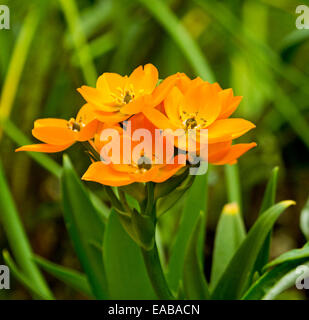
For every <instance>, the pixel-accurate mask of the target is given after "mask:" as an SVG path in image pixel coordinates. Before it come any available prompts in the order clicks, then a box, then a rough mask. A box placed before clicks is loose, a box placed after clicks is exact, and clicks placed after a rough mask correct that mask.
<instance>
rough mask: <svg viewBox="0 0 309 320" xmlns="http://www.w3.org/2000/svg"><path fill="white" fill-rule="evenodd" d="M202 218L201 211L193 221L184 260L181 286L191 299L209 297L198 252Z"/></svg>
mask: <svg viewBox="0 0 309 320" xmlns="http://www.w3.org/2000/svg"><path fill="white" fill-rule="evenodd" d="M202 219H203V214H202V213H201V215H199V216H198V217H197V219H196V221H195V226H194V231H193V233H192V234H191V237H190V240H189V243H188V246H187V249H186V255H185V260H184V270H183V287H184V292H185V295H186V297H187V298H188V299H191V300H205V299H209V298H210V294H209V290H208V285H207V281H206V279H205V275H204V272H203V266H202V263H201V261H200V259H199V253H198V245H199V235H200V229H201V226H202V223H201V222H202Z"/></svg>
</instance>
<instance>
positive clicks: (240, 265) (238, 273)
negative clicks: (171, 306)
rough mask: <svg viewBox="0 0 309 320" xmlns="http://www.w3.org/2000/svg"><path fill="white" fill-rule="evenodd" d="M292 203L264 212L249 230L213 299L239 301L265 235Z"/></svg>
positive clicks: (276, 206)
mask: <svg viewBox="0 0 309 320" xmlns="http://www.w3.org/2000/svg"><path fill="white" fill-rule="evenodd" d="M292 204H294V201H282V202H279V203H278V204H276V205H274V206H272V207H271V208H270V209H268V210H267V211H265V212H264V213H263V214H262V215H261V216H260V217H259V218H258V220H257V221H256V223H255V224H254V225H253V227H252V228H251V229H250V231H249V233H248V235H247V237H246V239H245V240H244V241H243V242H242V244H241V246H240V247H239V249H238V250H237V251H236V253H235V254H234V256H233V258H232V260H231V262H230V263H229V265H228V267H227V268H226V269H225V271H224V273H223V275H222V277H221V278H220V280H219V282H218V284H217V286H216V287H215V289H214V292H213V295H212V298H213V299H239V298H240V297H241V296H242V294H243V292H244V291H245V290H246V289H247V288H248V285H249V283H250V280H251V279H250V278H251V275H252V271H253V268H254V265H255V262H256V259H257V255H258V253H259V252H260V249H261V247H262V246H263V244H264V241H265V239H266V237H267V234H268V233H269V231H270V230H271V229H272V227H273V226H274V224H275V222H276V220H277V219H278V217H279V216H280V214H281V213H282V212H283V211H284V210H285V209H286V208H287V207H289V206H290V205H292Z"/></svg>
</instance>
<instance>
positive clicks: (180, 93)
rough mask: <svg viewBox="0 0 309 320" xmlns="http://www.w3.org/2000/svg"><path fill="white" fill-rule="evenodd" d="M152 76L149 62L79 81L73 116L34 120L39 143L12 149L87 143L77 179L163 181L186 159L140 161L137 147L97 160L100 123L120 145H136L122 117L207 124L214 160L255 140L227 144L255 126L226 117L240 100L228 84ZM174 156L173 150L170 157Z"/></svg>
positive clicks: (194, 126)
mask: <svg viewBox="0 0 309 320" xmlns="http://www.w3.org/2000/svg"><path fill="white" fill-rule="evenodd" d="M158 81H159V78H158V71H157V69H156V68H155V67H154V66H153V65H152V64H147V65H145V66H144V67H142V66H140V67H138V68H137V69H135V70H134V71H133V72H132V73H131V75H130V76H120V75H118V74H115V73H103V75H101V76H100V77H99V78H98V80H97V83H96V87H95V88H92V87H88V86H82V87H81V88H79V89H78V91H79V92H80V94H81V95H82V96H83V97H84V99H85V100H86V102H87V103H86V104H85V105H84V106H83V107H82V108H81V109H80V111H79V112H78V114H77V117H76V119H74V118H71V119H70V120H69V121H67V120H62V119H51V118H49V119H40V120H37V121H35V123H34V129H33V130H32V134H33V136H34V137H35V138H37V139H38V140H40V141H42V142H43V143H41V144H35V145H28V146H23V147H21V148H18V149H17V150H16V151H36V152H50V153H52V152H59V151H63V150H65V149H67V148H68V147H70V146H71V145H72V144H74V143H75V142H82V143H84V144H86V145H87V146H88V150H89V153H90V155H91V158H92V161H93V162H92V164H91V165H90V167H89V168H88V170H87V171H86V173H85V174H84V176H83V179H84V180H90V181H96V182H99V183H101V184H104V185H110V186H122V185H127V184H131V183H133V182H147V181H153V182H158V183H159V182H163V181H165V180H167V179H169V178H170V177H171V176H173V175H174V174H175V173H176V172H177V171H179V170H180V169H181V168H182V167H184V166H185V165H186V164H178V163H177V161H174V164H170V163H166V162H165V163H163V164H162V163H159V164H157V163H155V161H153V159H147V161H146V162H145V161H144V160H145V157H144V154H143V153H142V152H141V154H140V159H142V161H141V162H140V161H135V162H134V161H133V162H132V161H130V163H125V162H122V163H118V164H115V163H109V164H106V163H104V161H101V160H100V156H99V154H100V152H101V149H102V147H103V145H104V144H105V143H103V142H102V141H101V139H100V134H101V132H102V130H104V129H106V128H114V129H115V128H116V129H117V130H118V131H119V132H120V135H121V137H122V140H121V142H120V143H121V144H122V146H123V145H126V144H127V142H130V143H128V145H130V148H133V147H134V146H135V145H136V143H135V142H133V141H132V139H131V137H129V136H127V135H126V134H125V132H124V121H126V120H130V121H131V124H132V128H134V129H139V128H142V129H148V130H149V131H150V132H154V130H155V129H162V130H164V129H171V130H177V129H183V130H184V132H185V133H186V134H188V135H189V131H192V130H195V131H196V132H198V133H199V132H202V131H203V130H201V129H207V132H208V133H207V146H208V159H207V161H208V162H209V163H212V164H216V165H222V164H233V163H235V162H236V161H237V159H238V158H239V157H240V156H241V155H242V154H243V153H245V152H246V151H248V150H249V149H251V148H253V147H254V146H255V145H256V144H255V143H248V144H235V145H232V140H233V139H235V138H238V137H239V136H241V135H243V134H245V133H246V132H247V131H249V130H250V129H252V128H254V127H255V126H254V124H252V123H251V122H249V121H247V120H244V119H240V118H229V116H230V115H231V114H232V113H233V112H234V111H235V110H236V108H237V106H238V105H239V103H240V101H241V97H238V96H234V95H233V91H232V89H226V90H223V89H222V88H221V87H220V86H219V85H218V84H217V83H214V84H210V83H208V82H207V81H203V80H202V79H200V78H196V79H194V80H191V79H189V78H188V77H187V76H186V75H185V74H182V73H177V74H175V75H172V76H170V77H168V78H166V79H165V80H164V81H162V82H161V83H160V84H158ZM201 136H202V133H201V134H200V135H197V136H196V137H195V140H196V141H197V142H198V143H199V142H200V140H201ZM127 139H129V140H130V141H129V140H127ZM132 142H133V143H132ZM175 146H176V147H177V148H176V149H178V151H179V150H181V151H182V153H186V152H187V151H188V149H187V147H186V145H183V144H182V143H178V145H177V144H175ZM120 149H121V150H123V148H120ZM121 156H123V155H121ZM177 156H178V155H177V152H176V153H175V158H177ZM148 158H149V155H148ZM150 158H152V157H150Z"/></svg>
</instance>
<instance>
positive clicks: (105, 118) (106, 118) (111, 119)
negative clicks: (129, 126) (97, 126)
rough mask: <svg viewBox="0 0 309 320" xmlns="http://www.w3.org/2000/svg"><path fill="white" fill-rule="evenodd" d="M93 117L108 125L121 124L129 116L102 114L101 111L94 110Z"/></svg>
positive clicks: (114, 113) (112, 113) (118, 113)
mask: <svg viewBox="0 0 309 320" xmlns="http://www.w3.org/2000/svg"><path fill="white" fill-rule="evenodd" d="M95 115H96V117H97V119H98V120H100V121H102V122H106V123H109V124H114V123H117V122H121V121H124V120H126V119H128V118H129V117H130V115H128V114H125V115H124V114H123V113H121V112H104V111H101V110H95Z"/></svg>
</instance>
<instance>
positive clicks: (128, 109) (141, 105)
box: [120, 96, 150, 115]
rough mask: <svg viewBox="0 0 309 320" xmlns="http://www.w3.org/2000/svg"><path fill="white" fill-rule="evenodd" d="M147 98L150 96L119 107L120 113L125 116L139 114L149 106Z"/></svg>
mask: <svg viewBox="0 0 309 320" xmlns="http://www.w3.org/2000/svg"><path fill="white" fill-rule="evenodd" d="M149 98H150V96H142V97H138V98H136V99H134V100H132V101H131V102H129V103H128V104H125V105H124V106H123V107H121V109H120V112H121V113H122V114H127V115H131V114H136V113H139V112H141V111H142V110H143V109H145V108H147V107H148V106H149V105H150V103H149Z"/></svg>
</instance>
